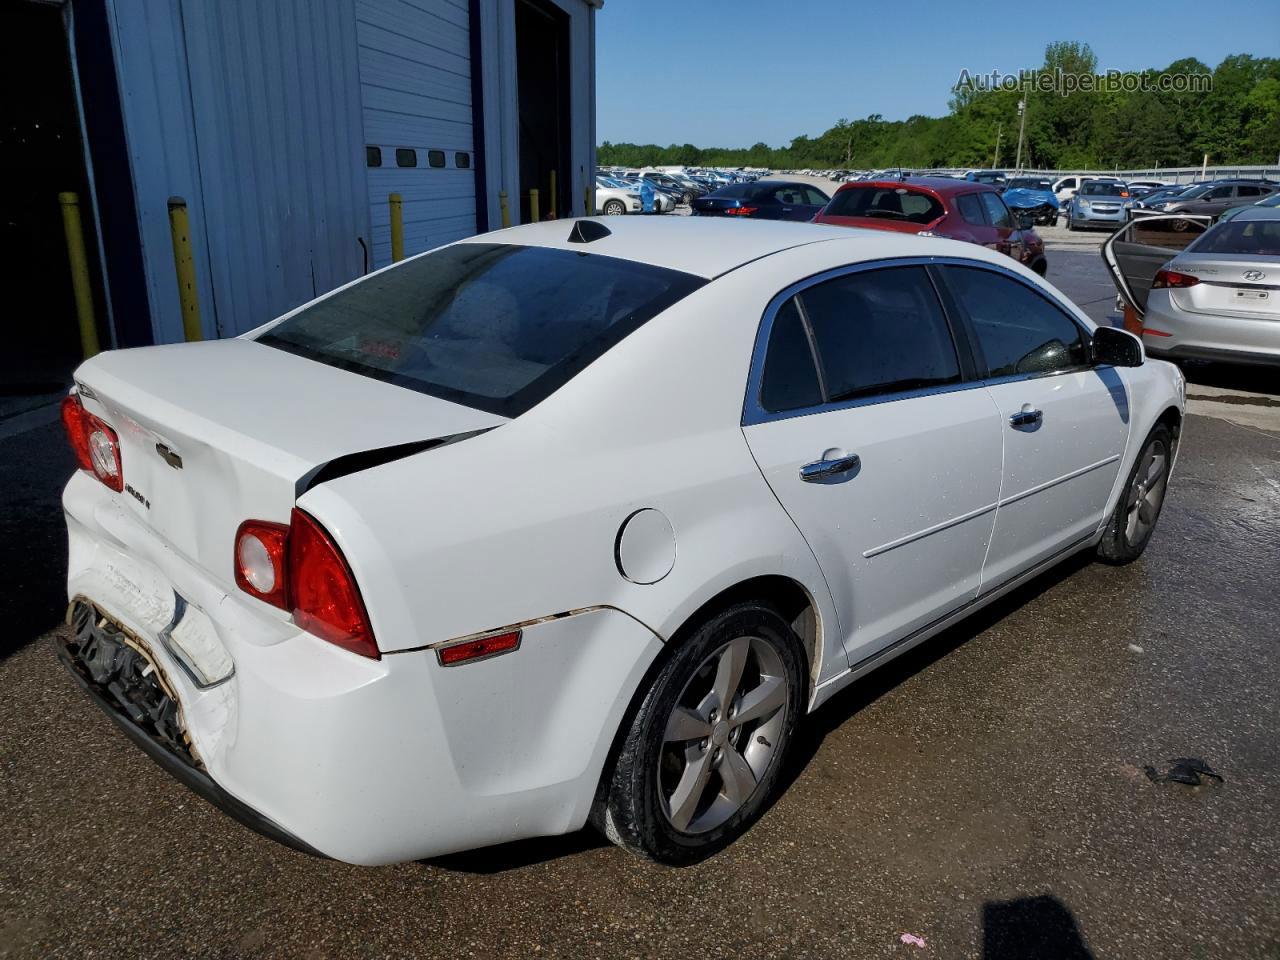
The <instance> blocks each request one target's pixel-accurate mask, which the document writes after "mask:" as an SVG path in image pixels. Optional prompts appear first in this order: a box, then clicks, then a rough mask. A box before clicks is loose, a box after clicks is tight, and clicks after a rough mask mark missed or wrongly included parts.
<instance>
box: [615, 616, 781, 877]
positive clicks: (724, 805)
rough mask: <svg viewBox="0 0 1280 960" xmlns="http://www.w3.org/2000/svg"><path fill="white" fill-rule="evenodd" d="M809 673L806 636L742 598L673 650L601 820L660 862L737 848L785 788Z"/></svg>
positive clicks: (627, 745) (630, 846)
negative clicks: (782, 780) (781, 783)
mask: <svg viewBox="0 0 1280 960" xmlns="http://www.w3.org/2000/svg"><path fill="white" fill-rule="evenodd" d="M804 677H805V670H804V653H803V650H802V648H801V645H800V641H799V638H798V637H796V635H795V633H794V632H793V631H792V630H791V628H790V627H789V626H788V625H787V622H786V621H785V620H784V619H783V618H782V617H781V616H779V615H778V614H777V613H776V612H775V611H773V610H771V609H769V608H768V607H764V606H760V605H757V604H753V603H744V604H738V605H736V606H733V607H730V608H729V609H727V610H725V611H723V612H722V613H720V614H718V615H717V616H715V617H713V618H711V619H710V620H708V621H707V622H706V623H704V624H703V625H702V626H701V627H699V628H698V629H697V630H696V631H695V632H694V633H693V635H692V636H690V637H689V638H688V639H687V640H686V641H685V642H683V643H681V644H680V645H679V647H678V648H677V649H675V650H674V651H673V652H672V653H671V656H670V659H669V660H668V661H667V662H666V664H665V665H664V666H663V667H662V668H661V670H660V671H659V672H658V674H657V676H656V677H655V678H654V679H653V681H652V683H651V685H650V687H649V689H648V691H647V692H646V693H645V695H644V700H643V701H642V702H641V704H640V707H639V709H638V710H637V711H636V713H635V717H634V719H633V720H632V721H631V723H630V725H629V727H627V728H626V729H625V730H624V731H623V732H622V736H623V740H622V743H621V747H620V749H619V751H618V756H617V760H616V761H615V762H614V765H613V769H612V770H610V771H608V772H607V773H606V776H605V779H604V781H603V783H602V784H601V788H602V789H601V792H600V795H599V797H598V799H597V801H596V804H595V807H594V809H593V810H592V814H591V821H592V823H593V824H595V825H596V827H598V828H599V829H600V830H601V832H603V833H604V834H605V836H607V837H608V838H609V839H610V840H612V841H613V842H614V843H616V844H618V845H619V846H621V847H623V848H625V849H627V850H630V851H631V852H632V853H636V854H639V855H640V856H644V857H648V858H650V859H653V860H658V861H660V862H663V863H671V864H685V863H693V862H696V861H698V860H702V859H704V858H706V857H708V856H711V855H712V854H714V853H716V852H717V851H719V850H722V849H723V848H724V847H726V846H728V845H729V844H730V843H732V842H733V841H734V840H735V839H737V838H738V837H739V836H741V835H742V834H743V833H744V832H746V830H747V829H748V828H749V827H750V826H751V824H752V823H754V822H755V820H756V819H757V818H758V817H759V816H760V814H761V812H763V810H764V807H765V805H766V804H767V803H768V801H769V798H770V796H771V795H772V793H773V790H774V788H775V786H776V785H777V781H778V776H779V773H780V771H781V769H782V767H783V761H784V757H785V756H786V753H787V750H788V748H789V747H790V745H791V740H792V736H793V734H794V732H795V727H796V721H797V720H798V718H799V716H800V714H801V712H802V711H803V709H804V691H805V685H804Z"/></svg>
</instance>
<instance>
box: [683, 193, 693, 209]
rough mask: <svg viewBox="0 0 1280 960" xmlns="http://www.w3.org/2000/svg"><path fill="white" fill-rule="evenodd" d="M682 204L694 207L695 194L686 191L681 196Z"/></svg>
mask: <svg viewBox="0 0 1280 960" xmlns="http://www.w3.org/2000/svg"><path fill="white" fill-rule="evenodd" d="M680 202H681V203H683V204H684V205H685V206H686V207H691V206H693V193H692V192H690V191H689V190H686V191H685V192H684V193H682V194H680Z"/></svg>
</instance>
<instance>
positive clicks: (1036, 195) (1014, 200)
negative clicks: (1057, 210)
mask: <svg viewBox="0 0 1280 960" xmlns="http://www.w3.org/2000/svg"><path fill="white" fill-rule="evenodd" d="M1004 202H1005V206H1008V207H1024V208H1025V207H1039V206H1042V205H1043V204H1046V203H1047V204H1049V206H1051V207H1057V206H1058V198H1057V196H1056V195H1055V194H1054V193H1053V192H1052V191H1051V190H1030V189H1027V188H1025V187H1017V188H1015V189H1013V190H1006V191H1005V192H1004Z"/></svg>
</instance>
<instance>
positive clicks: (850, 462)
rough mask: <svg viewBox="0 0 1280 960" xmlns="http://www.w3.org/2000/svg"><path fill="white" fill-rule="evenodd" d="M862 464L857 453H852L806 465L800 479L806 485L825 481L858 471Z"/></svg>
mask: <svg viewBox="0 0 1280 960" xmlns="http://www.w3.org/2000/svg"><path fill="white" fill-rule="evenodd" d="M861 463H862V458H861V457H859V456H858V455H857V454H856V453H850V454H847V455H845V456H843V457H833V458H832V459H830V460H815V461H813V463H806V464H805V465H804V466H803V467H801V468H800V479H801V480H803V481H805V482H806V483H813V482H814V481H815V480H825V479H827V478H829V477H835V476H839V475H840V474H842V473H848V472H849V471H850V470H856V469H857V468H858V466H859V465H860V464H861Z"/></svg>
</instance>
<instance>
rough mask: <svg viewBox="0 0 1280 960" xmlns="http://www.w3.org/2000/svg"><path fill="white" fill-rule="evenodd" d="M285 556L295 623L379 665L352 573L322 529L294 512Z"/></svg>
mask: <svg viewBox="0 0 1280 960" xmlns="http://www.w3.org/2000/svg"><path fill="white" fill-rule="evenodd" d="M286 553H287V557H288V561H287V566H286V574H285V576H286V580H287V583H288V594H289V602H290V603H291V604H292V606H293V621H294V623H296V624H297V625H298V626H300V627H301V628H302V629H303V630H306V631H308V632H310V633H314V634H315V635H316V636H317V637H320V638H321V639H323V640H328V641H329V642H330V643H334V644H337V645H338V646H340V647H345V648H346V649H348V650H350V651H352V652H353V653H358V654H360V655H361V656H364V657H372V658H373V659H375V660H376V659H378V657H379V653H378V645H377V643H375V642H374V639H373V628H372V627H370V626H369V615H368V613H366V612H365V608H364V601H363V600H362V599H361V598H360V588H359V587H357V586H356V579H355V577H354V576H352V574H351V568H350V567H348V566H347V561H346V560H345V559H344V558H343V556H342V552H341V551H340V550H339V549H338V547H337V545H336V544H335V543H334V542H333V540H332V539H330V537H329V534H328V533H326V532H325V530H324V528H323V527H322V526H320V524H318V523H316V521H315V520H313V519H312V518H311V517H309V516H308V515H307V514H305V513H303V512H302V511H301V510H299V509H297V508H296V507H295V508H294V511H293V516H292V518H291V521H290V524H289V536H288V545H287V550H286Z"/></svg>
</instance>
